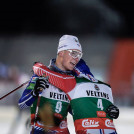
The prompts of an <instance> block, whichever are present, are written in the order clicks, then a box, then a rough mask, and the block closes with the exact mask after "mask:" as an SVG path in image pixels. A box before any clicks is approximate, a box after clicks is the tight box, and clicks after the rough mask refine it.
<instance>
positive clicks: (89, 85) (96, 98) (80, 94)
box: [68, 78, 116, 134]
mask: <svg viewBox="0 0 134 134" xmlns="http://www.w3.org/2000/svg"><path fill="white" fill-rule="evenodd" d="M76 82H77V85H76V86H75V88H74V89H73V90H71V91H70V92H68V96H69V98H70V105H71V108H72V113H73V119H74V125H75V131H76V133H77V134H116V130H115V126H114V124H113V119H112V118H110V117H109V116H108V115H107V114H106V112H105V111H106V109H107V108H108V106H110V105H111V104H113V97H112V91H111V88H110V86H109V85H107V84H105V83H103V82H101V81H98V82H93V81H90V80H87V79H85V78H76Z"/></svg>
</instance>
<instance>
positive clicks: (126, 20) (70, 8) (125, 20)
mask: <svg viewBox="0 0 134 134" xmlns="http://www.w3.org/2000/svg"><path fill="white" fill-rule="evenodd" d="M133 5H134V1H130V0H124V1H122V0H118V1H117V0H40V1H35V0H34V1H26V0H23V1H22V0H20V1H4V2H0V10H1V11H0V34H1V36H3V35H19V34H31V33H34V34H62V33H65V32H66V33H70V34H74V33H77V34H82V35H83V34H108V35H110V36H112V37H119V38H123V37H133V36H134V17H133V13H134V7H133Z"/></svg>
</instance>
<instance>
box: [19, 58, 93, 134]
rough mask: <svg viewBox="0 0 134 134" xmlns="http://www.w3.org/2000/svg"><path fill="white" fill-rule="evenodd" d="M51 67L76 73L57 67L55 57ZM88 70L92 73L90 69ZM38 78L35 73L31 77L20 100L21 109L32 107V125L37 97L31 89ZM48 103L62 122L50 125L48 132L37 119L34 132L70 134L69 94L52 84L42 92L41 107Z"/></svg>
mask: <svg viewBox="0 0 134 134" xmlns="http://www.w3.org/2000/svg"><path fill="white" fill-rule="evenodd" d="M83 63H84V64H85V62H84V61H83V60H80V63H79V65H82V64H83ZM49 68H50V70H52V71H55V72H58V73H62V74H68V75H70V74H71V75H76V73H74V72H73V71H66V72H64V71H62V70H60V69H59V68H57V67H56V65H55V59H52V61H51V62H50V65H49ZM88 71H89V73H90V70H88ZM90 74H91V73H90ZM91 75H92V74H91ZM37 79H38V76H37V75H35V74H34V75H33V76H32V77H31V80H30V82H29V84H28V86H27V87H26V89H25V90H24V92H23V94H22V96H21V98H20V100H19V106H20V108H21V109H23V108H27V107H31V125H32V126H33V124H34V118H35V110H36V105H37V97H34V96H32V94H31V91H32V90H33V89H34V86H35V83H36V80H37ZM47 103H49V104H50V105H51V108H52V111H53V113H54V114H55V113H57V114H58V115H60V116H62V120H60V124H59V125H58V126H57V127H53V126H48V127H50V129H49V131H47V132H46V131H45V130H44V124H43V123H42V122H41V121H40V120H37V121H36V124H35V127H34V134H57V133H58V134H62V133H64V134H69V131H68V128H67V113H68V111H69V103H70V101H69V99H68V97H67V95H66V94H65V93H64V92H63V91H61V90H60V89H58V88H56V87H55V86H53V85H51V84H50V85H49V88H46V89H45V90H43V92H42V93H41V100H40V106H39V109H41V108H42V107H43V106H44V105H45V104H47ZM57 120H58V119H57Z"/></svg>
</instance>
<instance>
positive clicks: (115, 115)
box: [106, 104, 119, 119]
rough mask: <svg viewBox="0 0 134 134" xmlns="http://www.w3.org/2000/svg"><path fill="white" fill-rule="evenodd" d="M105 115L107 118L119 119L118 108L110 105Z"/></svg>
mask: <svg viewBox="0 0 134 134" xmlns="http://www.w3.org/2000/svg"><path fill="white" fill-rule="evenodd" d="M106 113H107V114H108V116H109V117H111V118H113V119H117V118H118V117H119V108H118V107H116V106H114V105H113V104H111V105H110V106H109V107H108V108H107V109H106Z"/></svg>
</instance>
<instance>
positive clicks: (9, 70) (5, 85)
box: [0, 62, 30, 106]
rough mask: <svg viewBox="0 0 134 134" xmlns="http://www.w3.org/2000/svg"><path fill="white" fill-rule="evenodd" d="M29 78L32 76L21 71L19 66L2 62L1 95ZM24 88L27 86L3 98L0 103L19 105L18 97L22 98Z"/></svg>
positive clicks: (0, 67) (0, 73)
mask: <svg viewBox="0 0 134 134" xmlns="http://www.w3.org/2000/svg"><path fill="white" fill-rule="evenodd" d="M29 78H30V76H29V75H28V74H25V73H24V72H21V71H20V70H19V68H18V67H17V66H10V65H6V64H4V63H2V62H0V97H2V96H4V95H5V94H7V93H9V92H10V91H12V90H13V89H15V88H16V87H18V86H19V85H21V84H22V83H24V82H25V81H27V80H29ZM24 88H25V86H24V87H22V88H20V89H18V90H16V91H15V92H13V93H12V94H10V95H8V96H7V97H5V98H3V99H2V100H1V101H0V105H5V106H8V105H15V106H18V99H19V98H20V96H21V94H22V92H23V90H24Z"/></svg>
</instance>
